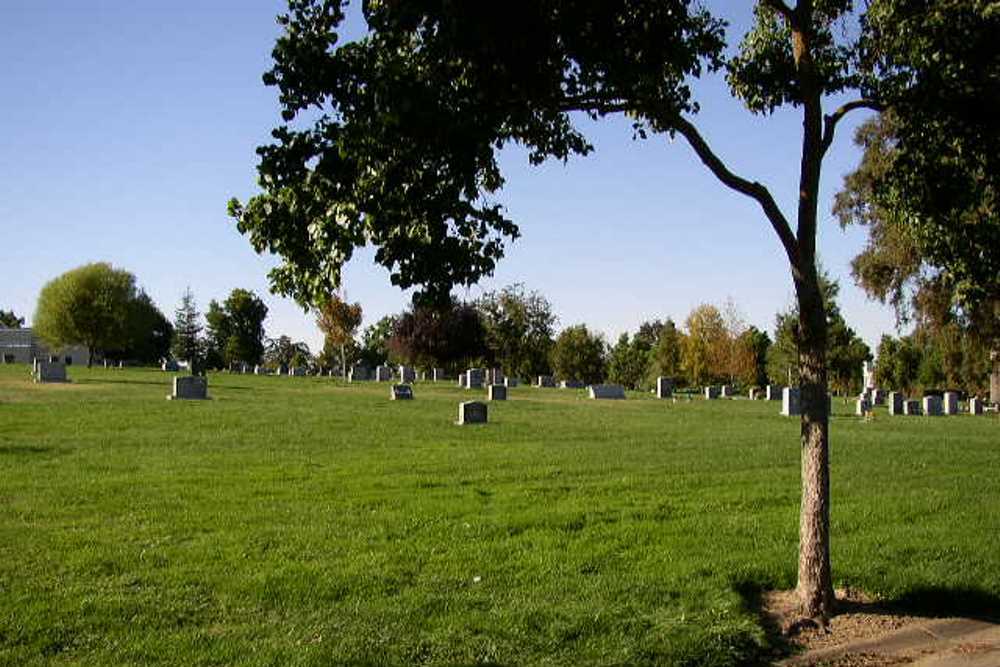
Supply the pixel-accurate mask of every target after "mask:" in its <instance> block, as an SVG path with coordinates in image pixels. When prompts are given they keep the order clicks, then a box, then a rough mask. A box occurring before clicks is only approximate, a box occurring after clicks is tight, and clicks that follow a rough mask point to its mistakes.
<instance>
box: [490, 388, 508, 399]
mask: <svg viewBox="0 0 1000 667" xmlns="http://www.w3.org/2000/svg"><path fill="white" fill-rule="evenodd" d="M487 392H488V396H489V399H490V400H491V401H506V400H507V386H506V385H502V384H491V385H490V386H489V387H487Z"/></svg>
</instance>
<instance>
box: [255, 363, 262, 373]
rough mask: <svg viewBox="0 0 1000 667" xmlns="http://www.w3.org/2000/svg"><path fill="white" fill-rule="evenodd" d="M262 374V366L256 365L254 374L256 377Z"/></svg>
mask: <svg viewBox="0 0 1000 667" xmlns="http://www.w3.org/2000/svg"><path fill="white" fill-rule="evenodd" d="M260 372H261V368H260V364H257V365H255V366H254V367H253V374H254V375H260Z"/></svg>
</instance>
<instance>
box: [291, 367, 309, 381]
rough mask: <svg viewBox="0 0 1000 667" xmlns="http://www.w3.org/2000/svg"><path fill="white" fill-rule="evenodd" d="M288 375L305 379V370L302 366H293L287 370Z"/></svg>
mask: <svg viewBox="0 0 1000 667" xmlns="http://www.w3.org/2000/svg"><path fill="white" fill-rule="evenodd" d="M288 374H289V375H291V376H294V377H297V378H300V377H305V375H306V369H305V368H303V367H302V366H293V367H292V368H290V369H288Z"/></svg>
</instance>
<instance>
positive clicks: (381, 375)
mask: <svg viewBox="0 0 1000 667" xmlns="http://www.w3.org/2000/svg"><path fill="white" fill-rule="evenodd" d="M375 381H376V382H390V381H392V369H391V368H389V367H388V366H376V367H375Z"/></svg>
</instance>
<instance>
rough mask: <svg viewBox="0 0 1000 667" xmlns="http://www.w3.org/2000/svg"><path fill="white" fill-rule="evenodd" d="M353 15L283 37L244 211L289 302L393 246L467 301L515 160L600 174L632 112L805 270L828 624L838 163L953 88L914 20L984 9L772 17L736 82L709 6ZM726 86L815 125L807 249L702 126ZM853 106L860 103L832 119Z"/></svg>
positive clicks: (813, 477) (807, 159) (401, 266)
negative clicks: (928, 79) (611, 138)
mask: <svg viewBox="0 0 1000 667" xmlns="http://www.w3.org/2000/svg"><path fill="white" fill-rule="evenodd" d="M345 4H346V3H343V2H329V1H327V0H294V1H293V2H290V4H289V12H288V13H287V14H286V15H284V16H282V17H281V19H280V20H281V23H282V25H283V26H284V28H285V30H284V33H283V34H282V35H281V36H280V37H279V38H278V41H277V44H276V46H275V48H274V51H273V56H274V61H275V63H274V67H273V68H272V69H271V70H270V71H269V72H267V74H265V83H267V84H269V85H275V86H278V87H279V89H280V99H281V104H282V115H283V118H284V120H285V121H286V122H287V124H286V125H283V126H281V127H279V128H277V129H276V130H275V131H274V132H273V136H274V138H275V143H273V144H271V145H268V146H263V147H261V148H260V149H259V150H258V152H259V155H260V165H259V168H258V169H259V174H260V184H261V187H262V188H263V190H264V192H263V193H262V194H260V195H258V196H255V197H253V198H252V199H251V200H250V201H249V202H247V204H246V206H243V205H241V204H240V203H239V202H236V201H232V202H230V212H231V214H232V215H233V216H234V217H235V218H236V219H237V221H238V227H239V229H240V230H241V231H242V232H243V233H245V234H247V235H248V236H249V237H250V241H251V243H252V244H253V246H254V247H255V248H256V249H257V250H258V251H264V250H276V251H277V252H278V253H279V254H281V256H282V258H283V263H282V264H281V265H280V266H279V267H277V268H276V269H274V270H273V271H272V273H271V280H272V283H273V285H274V287H275V289H277V290H278V291H281V292H283V293H287V294H291V295H294V296H295V297H296V298H298V299H299V300H301V301H304V302H307V303H308V302H311V301H313V300H314V299H316V298H318V297H319V296H321V295H322V294H327V293H329V292H330V291H331V290H332V289H335V288H336V287H337V286H338V285H339V282H340V275H341V269H342V267H343V265H344V263H345V262H346V261H348V260H349V259H350V258H351V255H352V253H353V251H354V248H355V247H357V246H360V245H364V244H372V245H374V246H376V247H377V251H376V261H378V262H379V263H381V264H382V265H384V266H386V267H387V268H388V269H389V270H390V275H391V280H392V282H393V283H394V284H397V285H400V286H402V287H407V286H411V285H422V286H423V287H424V289H425V291H427V292H428V293H429V294H431V295H435V294H437V295H441V294H446V293H447V291H448V289H449V288H450V287H451V286H453V285H456V284H465V285H468V284H470V283H473V282H475V281H476V280H477V279H478V278H480V277H481V276H483V275H485V274H488V273H490V272H491V271H492V270H493V268H494V265H495V262H496V260H498V259H499V258H500V257H501V255H502V252H503V243H504V239H505V237H508V238H514V237H516V236H517V235H518V230H517V227H516V226H515V225H514V223H513V222H512V221H511V220H509V219H508V218H507V217H506V216H505V215H504V211H503V209H502V208H501V207H500V206H499V205H498V204H497V203H496V201H495V199H494V197H493V195H494V194H495V193H496V192H497V191H498V190H499V189H500V188H501V187H502V185H503V177H502V174H501V172H500V168H499V165H498V162H497V157H496V156H497V151H498V150H500V149H502V148H503V147H504V146H507V145H510V144H519V145H522V146H524V147H526V148H527V150H528V155H529V159H530V160H531V162H533V163H536V164H537V163H541V162H543V161H544V160H546V159H548V158H555V159H560V160H564V159H566V158H568V157H569V156H571V155H574V154H580V155H582V154H586V153H589V152H590V151H591V146H590V144H589V143H588V141H587V139H586V138H585V137H584V136H583V134H582V133H581V132H580V131H579V130H578V129H577V128H576V127H574V125H573V118H572V117H571V115H570V114H571V113H573V112H580V113H583V114H586V115H589V116H590V117H592V118H595V119H596V118H599V117H601V116H605V115H607V114H617V113H623V114H626V115H627V116H628V117H629V118H630V119H631V120H632V121H633V122H634V124H635V130H636V135H638V136H653V135H661V136H663V137H673V136H675V135H680V136H682V137H684V139H685V140H686V141H687V142H688V143H689V144H690V145H691V147H692V148H693V149H694V151H695V153H696V154H697V155H698V157H699V159H700V160H701V161H702V163H704V165H705V166H706V167H707V168H708V169H709V170H710V171H711V172H712V173H713V174H714V175H715V176H716V177H718V179H719V180H720V181H721V182H722V183H723V184H724V185H725V186H727V187H729V188H731V189H733V190H735V191H737V192H739V193H741V194H743V195H746V196H747V197H750V198H751V199H752V200H754V201H755V202H756V203H757V204H758V205H759V206H760V208H761V211H762V214H763V217H764V218H766V220H767V222H768V224H769V225H770V226H771V228H772V229H773V230H774V231H775V233H776V234H777V237H778V239H779V241H780V243H781V247H782V248H783V250H784V252H785V255H786V257H787V260H788V266H789V268H790V272H791V277H792V281H793V283H794V285H795V293H796V299H797V301H798V315H799V335H800V339H799V340H800V345H799V350H798V351H799V374H800V378H801V390H802V404H803V410H802V412H803V414H802V421H801V424H802V426H801V446H802V486H803V495H802V505H801V514H800V544H799V583H798V591H799V596H800V600H801V603H802V609H803V612H804V613H805V614H806V615H808V616H816V617H820V618H823V619H825V618H826V617H827V616H828V615H829V613H830V611H831V608H832V604H833V584H832V578H831V572H830V559H829V505H830V498H829V464H828V459H829V442H828V441H829V438H828V414H827V400H826V393H827V382H826V380H827V377H826V359H825V354H826V337H827V328H826V317H825V312H824V309H823V303H822V294H821V291H820V286H819V280H818V274H817V270H816V228H817V205H818V201H819V182H820V172H821V167H822V162H823V157H824V155H825V154H826V152H827V150H828V149H829V147H830V145H831V143H832V142H833V139H834V134H835V130H836V127H837V124H838V123H839V122H840V120H841V119H842V118H843V117H844V116H845V115H846V114H848V113H849V112H851V111H853V110H855V109H862V108H869V109H871V108H883V107H886V106H891V105H892V104H894V103H896V102H897V101H905V100H907V99H908V98H907V93H908V92H909V91H910V90H911V89H912V88H914V85H913V82H914V81H919V80H920V75H921V74H922V73H923V72H924V71H925V70H927V69H934V67H935V62H937V61H936V60H933V59H928V60H926V61H924V60H920V59H917V58H907V57H904V56H907V55H908V54H911V53H912V52H913V49H911V48H910V47H911V46H913V45H912V44H911V42H910V41H908V38H909V36H910V35H912V31H911V30H910V29H909V27H908V26H906V25H905V24H903V23H902V22H900V21H899V19H900V18H905V17H906V16H907V15H908V14H907V13H908V12H910V11H911V10H912V9H914V8H915V6H916V5H920V7H923V6H924V5H926V4H932V5H934V6H935V7H938V6H940V7H941V12H943V13H945V14H946V13H947V12H948V11H950V10H951V9H953V8H957V9H955V11H959V10H961V8H962V7H963V6H964V0H962V2H960V1H959V0H937V1H936V2H932V1H931V0H926V2H913V1H912V0H910V1H906V0H881V1H879V2H873V3H872V4H871V5H870V6H869V5H865V9H864V10H859V11H857V12H854V11H853V3H852V2H850V1H849V0H798V1H797V2H796V3H795V5H794V6H792V5H790V4H788V2H786V0H760V1H759V2H758V3H757V4H756V5H755V19H754V25H753V27H752V28H751V30H750V32H749V33H748V34H747V35H746V36H745V37H744V39H743V40H742V41H741V43H740V45H739V47H738V53H737V55H736V56H735V57H733V58H732V59H730V60H729V62H728V63H727V62H725V59H724V52H725V47H726V42H725V38H724V24H723V22H722V21H720V20H718V19H715V18H713V17H712V16H711V15H710V14H709V13H708V12H707V10H705V9H703V8H702V7H701V6H700V5H695V4H693V3H692V2H690V0H655V1H653V0H623V1H621V2H614V3H611V2H606V3H599V2H584V1H582V0H551V1H547V2H538V1H537V0H515V1H514V2H507V3H479V2H469V3H452V2H447V3H442V2H437V1H431V0H411V1H409V2H366V3H364V4H363V11H364V17H365V20H366V21H367V26H368V32H367V34H365V35H364V36H363V37H362V38H361V39H359V40H357V41H355V42H352V43H348V44H344V45H342V46H339V47H338V46H337V44H336V42H337V34H336V30H337V29H338V27H339V26H340V24H341V23H342V22H343V21H344V18H345V14H344V11H343V9H344V5H345ZM969 4H973V3H969ZM976 6H977V7H985V6H986V3H985V2H982V3H976ZM921 11H922V10H921ZM945 18H947V17H945ZM851 19H858V21H857V25H847V24H848V23H849V22H850V21H851ZM938 27H942V28H948V27H949V26H948V22H947V20H945V21H943V22H940V23H939V25H938ZM947 46H948V44H947V42H943V43H940V48H942V49H945V48H947ZM724 65H725V66H726V67H727V69H728V79H729V83H730V87H731V90H732V92H733V94H734V95H735V96H736V97H738V98H739V99H740V100H741V101H742V102H743V104H744V105H745V106H746V108H747V109H748V110H749V111H750V112H752V113H756V114H765V115H766V114H769V113H771V112H773V111H774V110H775V109H777V108H779V107H784V106H790V107H793V108H794V109H795V110H796V112H797V113H798V114H800V117H801V119H802V134H801V138H800V147H801V159H800V169H799V178H798V188H797V191H798V193H799V196H798V200H797V201H796V203H795V207H794V211H795V213H794V221H795V228H794V229H793V224H792V222H791V221H790V220H789V218H788V217H786V215H785V213H784V212H783V211H782V210H781V208H780V207H779V205H778V203H777V202H776V201H775V199H774V197H773V196H772V195H771V193H770V191H769V190H768V188H767V187H765V186H764V185H763V184H762V183H760V182H759V181H755V180H753V179H752V178H746V177H743V176H740V175H738V174H736V173H734V172H733V171H732V170H731V169H730V168H729V167H728V166H727V165H726V164H725V162H724V161H723V159H722V158H721V157H720V155H719V154H718V153H716V152H715V150H714V149H713V148H712V147H711V145H710V143H709V142H708V140H707V139H706V138H705V137H704V136H703V135H702V133H701V132H700V131H699V130H698V128H697V126H696V125H695V124H694V121H693V117H694V115H695V113H696V112H697V110H698V104H697V103H696V101H695V100H694V99H693V96H692V91H691V88H690V87H689V85H688V80H689V79H690V78H691V77H695V76H698V75H700V74H701V73H702V72H703V71H704V69H706V68H708V69H710V70H717V69H719V68H721V67H723V66H724ZM952 76H953V77H955V78H958V79H961V78H962V73H961V71H959V70H954V71H953V72H952ZM834 95H836V96H838V103H840V102H841V101H842V100H844V99H846V100H847V101H846V102H844V103H842V104H841V105H840V106H838V107H837V108H835V109H834V110H832V111H830V112H829V113H825V109H824V105H825V100H826V98H827V97H829V96H834ZM848 96H850V97H848ZM306 124H308V126H305V125H306Z"/></svg>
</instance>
